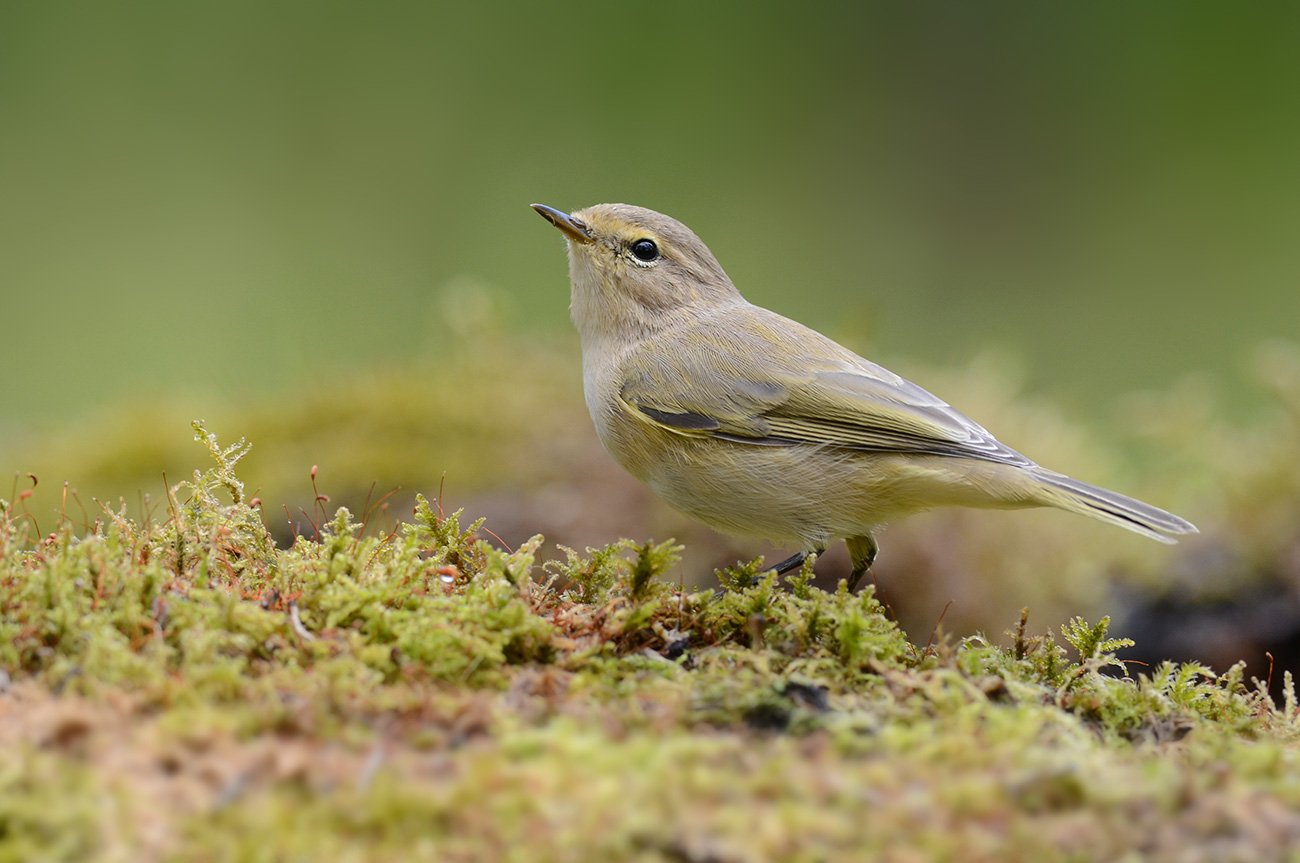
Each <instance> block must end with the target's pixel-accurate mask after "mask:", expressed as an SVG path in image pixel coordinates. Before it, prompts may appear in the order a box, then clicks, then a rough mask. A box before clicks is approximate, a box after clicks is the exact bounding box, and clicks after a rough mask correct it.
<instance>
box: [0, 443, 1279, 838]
mask: <svg viewBox="0 0 1300 863" xmlns="http://www.w3.org/2000/svg"><path fill="white" fill-rule="evenodd" d="M196 431H197V435H198V439H199V440H200V441H201V442H203V443H204V444H205V445H206V446H207V448H208V449H209V451H210V453H211V454H212V456H213V458H214V461H215V465H214V467H212V468H211V469H209V470H207V471H205V472H196V473H195V475H194V477H193V478H192V479H191V480H190V481H189V482H186V483H182V484H180V485H178V486H176V487H174V488H173V489H172V491H171V493H170V495H169V500H168V502H167V504H168V505H167V513H166V515H165V517H160V518H157V519H141V520H137V519H134V518H131V517H128V515H127V514H126V511H125V509H122V510H118V511H113V510H107V509H106V510H104V511H103V512H102V513H101V514H100V515H99V517H98V518H96V519H95V520H94V521H93V522H92V523H89V524H82V525H77V524H75V523H74V522H73V520H72V519H71V518H67V517H65V518H64V519H63V521H62V522H61V523H60V524H59V525H58V526H57V528H56V529H55V530H54V531H53V532H51V533H49V534H46V535H35V532H34V530H33V528H32V525H33V520H32V519H30V518H29V517H27V516H26V514H25V511H24V507H23V505H22V502H21V501H15V502H12V503H11V502H0V606H2V607H3V618H2V619H0V668H3V671H4V673H5V674H6V675H7V680H6V681H5V683H6V687H5V688H6V692H5V694H4V695H0V714H3V721H0V729H2V730H0V746H2V747H3V751H4V753H5V755H4V757H3V760H2V761H0V860H33V859H42V860H96V859H103V860H116V859H185V860H285V859H316V858H319V859H349V860H391V859H395V858H396V857H398V856H401V857H402V858H403V859H439V860H480V859H500V860H555V861H565V860H646V861H660V860H662V861H683V860H690V861H706V860H708V861H733V860H734V861H747V860H808V861H814V860H815V861H833V860H861V859H864V855H871V854H874V855H877V856H878V857H880V858H881V859H898V860H930V859H962V860H967V859H971V860H979V859H989V860H992V859H998V860H1053V859H1062V860H1080V859H1107V860H1113V859H1122V858H1124V857H1125V855H1129V856H1130V857H1132V859H1139V858H1141V859H1170V860H1173V859H1177V860H1196V859H1205V860H1227V859H1243V860H1245V859H1261V858H1271V857H1276V856H1279V855H1281V854H1283V852H1284V850H1285V849H1286V848H1288V847H1291V843H1293V842H1295V841H1296V840H1297V838H1300V815H1297V814H1296V807H1297V806H1300V786H1298V785H1297V784H1296V782H1295V779H1294V777H1295V776H1296V775H1297V769H1298V768H1300V750H1298V749H1297V746H1296V741H1297V732H1298V731H1300V723H1298V721H1297V706H1296V704H1295V699H1294V695H1293V689H1292V688H1291V686H1290V681H1289V679H1288V681H1287V686H1286V691H1287V693H1288V696H1287V698H1286V700H1285V702H1284V703H1282V704H1275V703H1274V701H1273V700H1271V699H1270V698H1269V697H1268V696H1267V695H1266V694H1265V692H1264V689H1263V688H1262V687H1261V686H1259V685H1257V684H1248V683H1247V682H1246V681H1245V680H1244V675H1243V673H1242V669H1241V667H1240V666H1237V667H1234V668H1231V669H1228V670H1227V671H1226V672H1223V673H1215V672H1214V671H1211V670H1210V669H1208V668H1205V667H1203V666H1201V665H1198V664H1184V665H1173V664H1164V665H1161V666H1158V667H1152V668H1135V667H1131V666H1130V665H1126V664H1125V663H1124V662H1123V660H1122V659H1121V658H1120V657H1119V655H1118V653H1119V652H1121V651H1122V650H1123V649H1124V648H1125V647H1126V646H1128V645H1129V644H1131V642H1128V641H1127V640H1125V639H1119V638H1114V637H1112V636H1111V635H1110V633H1109V632H1108V625H1109V621H1108V620H1106V619H1102V620H1100V621H1099V622H1097V623H1095V624H1093V623H1088V622H1085V621H1083V620H1081V619H1077V618H1076V619H1074V620H1072V621H1070V622H1068V623H1067V624H1065V625H1064V626H1062V627H1061V628H1060V630H1059V632H1057V633H1053V632H1050V631H1049V632H1047V633H1044V634H1042V635H1037V636H1035V635H1031V634H1030V632H1029V628H1028V625H1027V622H1026V620H1025V619H1023V618H1022V619H1021V620H1020V621H1019V623H1018V625H1016V626H1014V627H1013V631H1012V632H1010V633H1008V637H1007V639H1006V643H1005V644H1002V643H997V642H995V641H994V640H991V639H989V638H986V637H985V636H982V635H976V636H971V637H968V638H965V639H962V640H960V641H958V642H953V641H951V640H949V639H947V638H945V637H943V636H942V635H941V634H939V635H936V636H935V637H933V638H931V639H930V643H929V644H927V645H925V646H924V647H922V646H919V645H917V644H914V643H913V642H911V641H909V639H908V638H907V637H906V636H905V635H904V633H903V632H902V631H901V630H900V629H899V628H898V627H897V626H896V624H895V623H894V622H893V621H891V620H890V619H889V618H888V617H887V616H886V615H885V613H884V609H883V608H882V606H881V605H880V603H879V602H877V600H876V599H875V597H874V596H873V594H872V592H871V591H870V590H867V591H865V592H863V593H861V594H857V595H854V594H850V593H848V592H847V590H845V589H844V587H843V585H841V587H840V589H839V590H838V591H835V592H826V591H822V590H820V589H817V588H816V587H814V586H812V582H811V578H812V572H811V567H810V566H806V567H805V568H804V569H803V570H802V571H801V572H799V573H797V574H794V575H793V576H791V577H789V578H787V579H785V580H784V581H781V580H778V579H777V577H776V576H775V575H773V574H771V573H764V571H763V568H762V565H761V562H759V561H755V562H751V563H748V564H743V565H737V566H736V567H734V568H732V569H730V570H726V571H723V572H720V573H719V579H720V582H721V584H720V588H719V589H717V590H703V591H699V592H688V591H686V590H684V589H682V588H681V587H679V586H677V585H678V584H679V583H680V577H681V573H680V572H678V571H677V554H678V551H679V549H678V547H677V546H675V545H674V544H673V543H671V542H669V543H660V544H655V543H644V544H635V543H631V542H622V543H617V544H614V545H611V546H608V547H605V548H600V549H588V550H587V551H586V552H584V553H578V552H576V551H572V550H566V551H565V557H564V559H562V560H558V561H555V562H552V563H549V564H547V565H545V566H539V565H537V564H536V563H535V555H536V552H537V550H538V548H539V547H540V545H541V542H542V538H541V537H535V538H534V539H532V540H530V541H529V542H527V543H525V544H523V545H522V546H521V547H520V548H518V549H515V550H513V551H510V550H502V549H499V548H497V547H495V546H493V545H491V544H489V543H487V542H485V541H483V540H481V539H480V538H479V536H478V533H479V529H480V528H481V526H482V525H481V523H479V522H474V523H472V524H466V523H464V521H463V518H462V514H461V513H459V512H457V513H451V514H447V513H443V512H442V511H440V509H439V508H438V506H436V505H431V504H430V503H429V502H428V501H427V500H425V499H424V498H419V500H418V502H417V505H416V507H415V510H414V513H413V515H412V517H411V519H410V520H409V522H406V523H404V524H401V525H400V526H399V527H398V528H397V529H396V530H394V531H392V532H390V533H386V534H376V533H374V532H372V531H368V530H367V529H366V526H365V525H364V524H362V523H360V522H358V521H357V520H356V519H355V518H354V517H353V515H352V514H351V513H349V512H348V510H346V509H339V510H338V511H337V513H336V514H335V515H334V516H333V518H332V519H330V520H328V521H327V522H324V523H322V524H321V525H320V527H319V529H318V530H316V531H314V532H313V535H310V536H300V537H298V538H297V540H296V541H295V542H294V543H293V545H292V546H291V547H289V548H279V547H277V546H276V544H275V543H274V542H273V541H272V540H271V537H270V535H269V534H268V532H267V530H266V527H265V525H264V522H263V519H262V516H261V513H260V511H259V510H258V509H257V507H256V501H250V500H249V499H248V498H247V496H246V494H245V491H244V489H243V486H242V484H241V483H240V481H239V478H238V476H237V474H236V471H235V467H236V463H237V462H238V461H239V459H240V458H241V457H242V456H243V454H244V453H245V452H247V446H246V445H245V444H243V442H240V443H239V444H236V445H235V446H232V447H222V446H220V445H219V444H218V442H217V441H216V439H215V438H214V437H213V436H212V435H210V434H209V433H208V432H207V431H206V429H205V428H204V427H203V426H202V425H201V424H196Z"/></svg>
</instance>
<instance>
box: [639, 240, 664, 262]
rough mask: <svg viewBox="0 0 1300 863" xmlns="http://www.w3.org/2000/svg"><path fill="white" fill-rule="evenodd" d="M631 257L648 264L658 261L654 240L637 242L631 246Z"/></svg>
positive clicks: (657, 249) (657, 250) (657, 248)
mask: <svg viewBox="0 0 1300 863" xmlns="http://www.w3.org/2000/svg"><path fill="white" fill-rule="evenodd" d="M632 255H633V257H635V258H636V259H637V260H638V261H644V262H645V263H647V264H648V263H650V262H651V261H655V260H658V259H659V247H658V246H656V245H655V241H654V240H637V241H636V242H635V243H633V244H632Z"/></svg>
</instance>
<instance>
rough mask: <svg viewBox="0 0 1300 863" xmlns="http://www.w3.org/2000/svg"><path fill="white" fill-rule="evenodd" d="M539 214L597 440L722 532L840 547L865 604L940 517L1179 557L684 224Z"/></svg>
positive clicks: (628, 214) (1177, 532) (1120, 500)
mask: <svg viewBox="0 0 1300 863" xmlns="http://www.w3.org/2000/svg"><path fill="white" fill-rule="evenodd" d="M532 208H533V209H534V210H535V211H536V212H537V213H538V214H540V215H541V216H542V217H543V218H544V219H546V220H547V221H548V222H550V223H551V224H552V225H554V226H555V227H556V228H558V229H559V230H560V232H561V233H562V234H563V235H564V239H565V241H566V244H567V247H568V262H569V277H570V282H571V294H570V314H571V317H572V319H573V323H574V325H575V327H576V328H577V331H578V337H579V341H580V344H581V348H582V368H583V391H584V396H585V400H586V403H587V409H588V412H589V413H590V414H591V419H592V422H593V423H594V425H595V428H596V433H597V436H598V437H599V438H600V441H601V443H602V444H603V445H604V447H605V449H606V450H607V451H608V452H609V454H610V455H611V456H613V458H614V460H615V461H617V462H618V463H619V464H620V465H622V467H623V468H624V469H626V470H627V471H628V472H629V473H631V474H632V475H633V476H634V477H636V478H637V479H639V480H641V481H642V482H643V483H645V484H646V485H647V486H649V487H650V489H651V490H652V491H654V492H655V493H656V494H657V495H658V496H659V497H660V498H662V499H663V500H664V501H665V502H666V503H668V504H669V505H670V506H671V507H673V508H674V509H677V510H679V511H681V512H683V513H685V514H687V515H689V516H692V517H694V518H695V519H698V520H699V521H701V522H703V523H705V524H706V525H708V526H710V527H711V528H713V529H715V530H717V531H720V532H723V533H727V534H733V535H737V536H742V537H753V538H760V539H764V540H767V541H770V542H772V543H774V544H777V545H778V546H780V545H785V546H787V547H791V548H793V547H797V548H799V549H800V550H799V552H797V553H796V554H794V555H793V556H791V557H790V558H788V559H786V560H783V561H781V562H780V563H778V564H777V565H776V566H774V567H772V568H773V569H775V570H776V571H777V572H778V573H782V574H784V573H786V572H790V571H792V570H794V569H796V568H798V567H800V566H801V565H802V564H803V562H804V561H805V560H806V558H807V556H808V555H809V554H821V553H823V552H824V551H825V549H826V548H827V546H828V545H829V544H830V543H831V542H834V541H838V540H843V541H844V543H845V546H846V547H847V549H848V552H849V557H850V560H851V563H852V572H851V574H850V576H849V579H848V587H849V589H850V590H851V591H852V590H856V588H857V585H858V583H859V582H860V581H861V579H862V577H863V575H865V574H866V572H867V571H868V570H869V569H870V567H871V565H872V563H873V561H874V560H875V559H876V554H877V551H878V544H877V541H876V533H877V531H878V530H879V529H880V528H881V527H882V526H884V525H885V524H887V523H889V522H891V521H894V520H895V519H898V518H900V517H903V516H907V515H910V514H913V513H917V512H921V511H924V510H929V509H933V508H936V507H944V506H966V507H980V508H992V509H1017V508H1026V507H1056V508H1058V509H1062V510H1067V511H1070V512H1074V513H1079V514H1082V515H1087V516H1091V517H1092V518H1095V519H1099V520H1101V521H1104V522H1107V523H1109V524H1112V525H1116V526H1118V527H1122V528H1126V529H1128V530H1131V531H1133V532H1135V533H1138V534H1141V535H1143V536H1145V537H1148V538H1151V539H1154V540H1159V541H1161V542H1166V543H1172V542H1175V541H1176V538H1177V537H1179V536H1181V535H1184V534H1190V533H1196V532H1197V529H1196V527H1195V526H1194V525H1193V524H1192V523H1191V522H1189V521H1187V520H1185V519H1183V518H1180V517H1178V516H1176V515H1173V514H1171V513H1169V512H1166V511H1164V510H1162V509H1159V508H1157V507H1155V506H1152V505H1150V504H1147V503H1143V502H1142V501H1139V500H1136V499H1134V498H1131V497H1128V496H1126V495H1123V494H1120V493H1118V492H1114V491H1110V490H1108V489H1104V488H1100V487H1098V486H1095V485H1090V484H1088V483H1086V482H1082V481H1080V480H1076V479H1073V478H1071V477H1068V476H1066V475H1064V474H1060V473H1056V472H1054V471H1051V470H1048V469H1046V468H1043V467H1041V466H1039V465H1038V464H1036V463H1035V462H1034V461H1032V460H1031V459H1029V458H1028V457H1026V456H1024V455H1022V454H1021V453H1019V452H1017V451H1016V450H1014V449H1012V448H1011V447H1009V446H1007V445H1005V444H1003V443H1001V442H1000V441H998V440H997V439H996V438H995V437H994V436H993V435H992V434H990V433H989V432H988V431H987V430H986V429H984V428H983V427H982V426H980V425H979V424H978V423H976V422H975V421H974V420H972V419H970V418H969V417H967V416H965V415H964V414H962V413H960V412H959V411H958V410H956V409H955V408H953V407H952V406H951V405H949V404H948V403H947V402H945V401H943V400H942V399H940V398H938V397H937V396H935V395H932V394H931V393H930V392H928V391H926V390H925V389H922V388H921V387H920V386H918V385H917V384H914V383H912V382H911V381H909V380H906V379H904V378H903V377H901V376H899V375H897V374H895V373H893V372H891V371H889V370H888V369H886V368H884V367H883V366H880V365H877V364H876V363H874V362H871V361H870V360H867V359H865V358H863V357H861V356H859V355H858V354H856V353H854V352H853V351H851V350H849V349H848V348H846V347H844V346H843V345H840V344H839V343H837V342H835V341H833V340H832V339H830V338H828V337H827V336H824V335H822V334H821V333H819V332H817V331H815V330H813V329H811V328H809V327H807V326H804V325H803V324H800V323H798V322H797V321H793V320H791V319H789V318H786V317H783V316H782V315H780V314H777V313H776V312H773V311H770V310H768V309H765V308H762V307H760V306H756V305H754V304H752V303H750V302H749V301H747V300H746V299H745V298H744V297H743V296H742V295H741V294H740V291H739V290H737V288H736V286H735V285H734V284H733V283H732V281H731V279H730V278H729V277H728V276H727V273H726V271H725V270H723V268H722V265H721V264H719V263H718V260H717V258H716V257H714V255H713V253H712V252H710V251H709V248H708V247H707V246H706V245H705V244H704V243H703V242H702V241H701V240H700V238H699V237H697V236H696V235H695V233H694V232H693V231H692V230H691V229H690V228H688V227H687V226H686V225H684V224H682V223H681V222H679V221H677V220H676V219H674V218H672V217H670V216H666V215H664V214H662V213H659V212H656V211H654V210H650V209H646V208H644V207H638V206H633V205H630V204H597V205H595V206H591V207H587V208H585V209H581V210H577V211H575V212H572V213H566V212H564V211H563V210H559V209H556V208H554V207H550V206H547V205H545V204H533V205H532Z"/></svg>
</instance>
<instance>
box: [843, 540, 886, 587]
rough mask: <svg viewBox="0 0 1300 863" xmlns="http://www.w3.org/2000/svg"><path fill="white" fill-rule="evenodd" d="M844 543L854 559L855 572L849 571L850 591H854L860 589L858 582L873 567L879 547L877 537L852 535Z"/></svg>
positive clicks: (850, 556)
mask: <svg viewBox="0 0 1300 863" xmlns="http://www.w3.org/2000/svg"><path fill="white" fill-rule="evenodd" d="M844 545H845V546H846V547H847V548H848V550H849V559H850V560H852V561H853V572H851V573H849V593H853V592H854V591H855V590H857V589H858V582H860V581H862V576H864V575H866V574H867V570H869V569H871V564H872V562H874V561H875V559H876V552H877V551H879V548H878V547H877V546H876V540H875V537H873V536H871V535H867V536H850V537H848V538H847V539H845V540H844Z"/></svg>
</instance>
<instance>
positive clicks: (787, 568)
mask: <svg viewBox="0 0 1300 863" xmlns="http://www.w3.org/2000/svg"><path fill="white" fill-rule="evenodd" d="M824 551H826V549H824V548H814V549H813V550H812V553H813V554H815V555H817V556H818V557H821V555H822V552H824ZM808 554H809V553H808V552H806V551H801V552H799V553H798V554H792V555H790V556H789V557H787V558H786V559H785V560H783V561H781V562H780V563H778V564H777V565H776V566H769V567H768V568H767V569H765V570H763V571H764V572H771V571H772V570H776V574H777V575H785V574H786V573H787V572H794V571H795V570H796V569H798V568H799V567H801V566H803V562H804V561H805V560H807V559H808ZM762 580H763V579H762V577H761V576H757V575H756V576H754V578H753V579H752V580H751V581H750V584H751V585H752V584H758V583H759V582H760V581H762Z"/></svg>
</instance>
